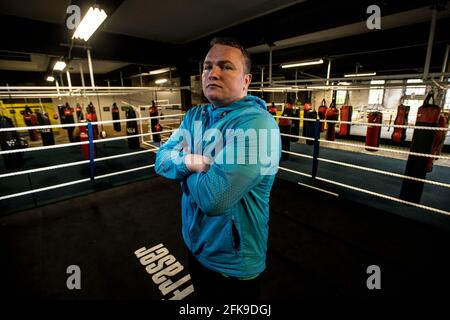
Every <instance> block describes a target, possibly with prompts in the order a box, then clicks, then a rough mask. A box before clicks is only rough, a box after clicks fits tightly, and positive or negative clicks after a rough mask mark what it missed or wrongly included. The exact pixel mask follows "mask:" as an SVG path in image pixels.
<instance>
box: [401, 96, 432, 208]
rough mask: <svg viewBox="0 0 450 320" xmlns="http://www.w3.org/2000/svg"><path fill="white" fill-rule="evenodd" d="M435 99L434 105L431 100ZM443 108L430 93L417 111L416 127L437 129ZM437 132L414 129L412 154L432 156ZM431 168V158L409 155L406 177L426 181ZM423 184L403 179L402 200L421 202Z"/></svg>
mask: <svg viewBox="0 0 450 320" xmlns="http://www.w3.org/2000/svg"><path fill="white" fill-rule="evenodd" d="M431 99H433V104H431V103H430V100H431ZM440 114H441V108H440V107H439V106H438V105H435V104H434V96H433V94H432V93H429V94H428V95H427V97H426V98H425V100H424V101H423V105H422V106H421V107H420V108H419V109H418V111H417V119H416V124H415V125H416V126H421V127H437V126H438V123H439V116H440ZM436 132H437V131H435V130H423V129H417V128H415V129H414V133H413V137H412V142H411V149H410V152H417V153H426V154H431V153H432V151H433V142H434V139H435V135H436ZM428 168H429V158H428V157H421V156H415V155H409V156H408V161H407V163H406V168H405V175H406V176H410V177H415V178H420V179H424V178H425V176H426V174H427V170H428ZM423 184H424V183H423V182H421V181H414V180H410V179H403V184H402V189H401V191H400V198H401V199H403V200H407V201H411V202H416V203H419V202H420V198H421V197H422V192H423Z"/></svg>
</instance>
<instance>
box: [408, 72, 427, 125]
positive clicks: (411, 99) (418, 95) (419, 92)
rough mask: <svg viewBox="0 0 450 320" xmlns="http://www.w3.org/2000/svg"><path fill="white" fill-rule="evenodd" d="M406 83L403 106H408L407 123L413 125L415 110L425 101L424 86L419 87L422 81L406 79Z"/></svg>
mask: <svg viewBox="0 0 450 320" xmlns="http://www.w3.org/2000/svg"><path fill="white" fill-rule="evenodd" d="M406 83H407V85H406V91H405V95H406V97H405V101H404V102H403V104H404V105H407V106H410V109H409V115H408V122H409V123H411V124H414V123H416V119H417V110H418V109H419V107H420V106H421V105H422V104H423V100H424V99H425V94H426V86H424V85H419V84H422V83H423V80H422V79H408V80H406ZM411 84H413V85H411ZM414 84H415V85H414Z"/></svg>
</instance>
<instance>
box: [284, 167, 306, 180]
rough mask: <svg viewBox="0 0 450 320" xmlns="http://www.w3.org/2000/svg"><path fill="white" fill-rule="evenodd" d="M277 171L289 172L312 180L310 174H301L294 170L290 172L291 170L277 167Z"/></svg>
mask: <svg viewBox="0 0 450 320" xmlns="http://www.w3.org/2000/svg"><path fill="white" fill-rule="evenodd" d="M278 169H281V170H284V171H287V172H291V173H295V174H298V175H300V176H304V177H308V178H312V175H310V174H307V173H303V172H300V171H296V170H292V169H288V168H285V167H278Z"/></svg>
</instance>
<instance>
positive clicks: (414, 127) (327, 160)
mask: <svg viewBox="0 0 450 320" xmlns="http://www.w3.org/2000/svg"><path fill="white" fill-rule="evenodd" d="M180 116H184V114H176V115H167V116H166V115H164V116H155V117H143V118H133V119H123V120H110V121H97V122H91V123H73V124H65V125H47V126H34V127H17V128H4V129H0V132H2V131H16V130H32V129H50V128H64V127H76V126H82V125H98V124H106V123H117V122H127V121H145V120H150V119H155V118H158V119H160V118H169V117H180ZM274 117H275V118H286V119H293V120H298V121H300V120H303V121H314V122H319V121H320V122H330V123H345V124H351V125H366V126H387V127H398V128H411V129H424V130H442V131H449V129H448V128H433V127H416V126H412V125H392V124H372V123H361V122H357V123H354V122H350V121H338V120H318V119H305V118H296V117H283V116H274ZM174 131H176V129H174V130H165V131H160V132H155V133H143V134H137V135H130V136H122V137H114V138H108V139H99V140H94V141H92V143H102V142H108V141H116V140H123V139H128V138H133V137H141V136H150V135H154V134H162V133H171V132H174ZM281 135H282V136H288V137H295V138H301V139H305V140H313V141H315V140H316V139H314V138H310V137H305V136H297V135H290V134H281ZM317 140H318V142H324V143H330V144H333V143H334V144H337V145H346V146H352V147H360V148H367V149H369V148H370V149H373V150H381V151H386V152H393V153H400V154H407V155H410V154H412V155H418V156H424V157H432V158H436V159H450V157H449V156H437V155H429V154H422V153H412V152H407V151H401V150H394V149H389V148H378V147H369V146H365V145H358V144H351V143H344V142H337V141H329V140H323V139H317ZM85 144H90V142H89V141H82V142H74V143H68V144H60V145H53V146H43V147H33V148H29V149H17V150H3V151H0V155H1V154H9V153H15V152H28V151H38V150H48V149H55V148H63V147H69V146H77V145H85ZM158 149H159V148H158V147H154V148H152V149H146V150H142V151H137V152H131V153H126V154H121V155H114V156H109V157H103V158H96V159H94V160H93V161H94V162H97V161H98V162H100V161H105V160H109V159H116V158H121V157H127V156H133V155H137V154H142V153H149V152H155V151H156V150H158ZM282 152H284V153H288V154H292V155H294V156H297V157H303V158H308V159H314V157H313V156H309V155H304V154H300V153H296V152H291V151H286V150H282ZM368 154H370V155H372V153H368ZM317 160H318V161H322V162H328V163H332V164H336V165H341V166H346V167H350V168H354V169H359V170H364V171H369V172H374V173H378V174H383V175H387V176H393V177H398V178H406V179H411V180H416V181H421V182H425V183H429V184H432V185H437V186H440V187H447V188H448V187H450V184H448V183H443V182H438V181H431V180H426V179H419V178H415V177H408V176H405V175H401V174H396V173H391V172H387V171H383V170H378V169H373V168H365V167H362V166H357V165H353V164H347V163H342V162H338V161H334V160H330V159H325V158H320V157H317ZM89 162H90V160H83V161H77V162H72V163H68V164H59V165H54V166H48V167H43V168H38V169H30V170H24V171H19V172H13V173H7V174H1V175H0V178H6V177H11V176H15V175H22V174H29V173H34V172H43V171H47V170H54V169H59V168H65V167H70V166H77V165H83V164H87V163H89ZM152 167H154V164H153V165H146V166H141V167H137V168H132V169H127V170H123V171H118V172H112V173H108V174H104V175H99V176H94V177H93V178H94V179H95V180H98V179H104V178H107V177H111V176H116V175H120V174H126V173H129V172H134V171H138V170H145V169H149V168H152ZM279 169H280V170H282V171H286V172H290V173H293V174H296V175H301V176H304V177H307V178H312V179H317V180H318V181H323V182H326V183H329V184H334V185H337V186H340V187H344V188H347V189H351V190H355V191H359V192H363V193H366V194H370V195H373V196H377V197H380V198H384V199H388V200H392V201H396V202H399V203H403V204H407V205H410V206H414V207H418V208H421V209H425V210H429V211H433V212H437V213H441V214H445V215H450V212H448V211H445V210H441V209H437V208H432V207H429V206H426V205H422V204H417V203H414V202H409V201H405V200H401V199H398V198H395V197H392V196H388V195H384V194H379V193H376V192H373V191H370V190H366V189H362V188H358V187H355V186H351V185H347V184H343V183H340V182H336V181H333V180H329V179H326V178H323V177H319V176H314V175H311V174H307V173H303V172H299V171H296V170H292V169H289V168H285V167H282V166H279ZM89 181H92V179H91V178H85V179H80V180H75V181H70V182H66V183H61V184H57V185H53V186H48V187H43V188H39V189H33V190H27V191H24V192H19V193H15V194H10V195H5V196H1V197H0V200H5V199H9V198H14V197H19V196H23V195H27V194H32V193H38V192H43V191H48V190H52V189H57V188H62V187H66V186H70V185H75V184H80V183H84V182H89ZM298 183H299V184H300V185H304V186H307V187H310V188H313V189H318V190H320V191H323V192H327V193H330V194H333V195H337V194H335V193H333V192H331V191H328V190H324V189H320V188H317V187H315V186H312V185H307V184H303V183H301V182H298Z"/></svg>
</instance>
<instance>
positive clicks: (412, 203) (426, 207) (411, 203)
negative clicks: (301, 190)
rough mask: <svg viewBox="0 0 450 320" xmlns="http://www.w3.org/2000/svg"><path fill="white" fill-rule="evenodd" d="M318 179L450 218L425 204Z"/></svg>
mask: <svg viewBox="0 0 450 320" xmlns="http://www.w3.org/2000/svg"><path fill="white" fill-rule="evenodd" d="M316 179H317V180H320V181H324V182H328V183H331V184H335V185H337V186H341V187H344V188H347V189H351V190H355V191H360V192H363V193H367V194H370V195H372V196H376V197H379V198H384V199H388V200H392V201H396V202H399V203H403V204H407V205H410V206H414V207H417V208H421V209H425V210H429V211H434V212H437V213H442V214H445V215H448V216H450V212H449V211H445V210H440V209H436V208H432V207H429V206H425V205H423V204H418V203H414V202H410V201H405V200H401V199H398V198H395V197H391V196H387V195H385V194H381V193H377V192H373V191H369V190H366V189H361V188H358V187H354V186H350V185H347V184H344V183H340V182H336V181H333V180H328V179H325V178H321V177H317V176H316Z"/></svg>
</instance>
